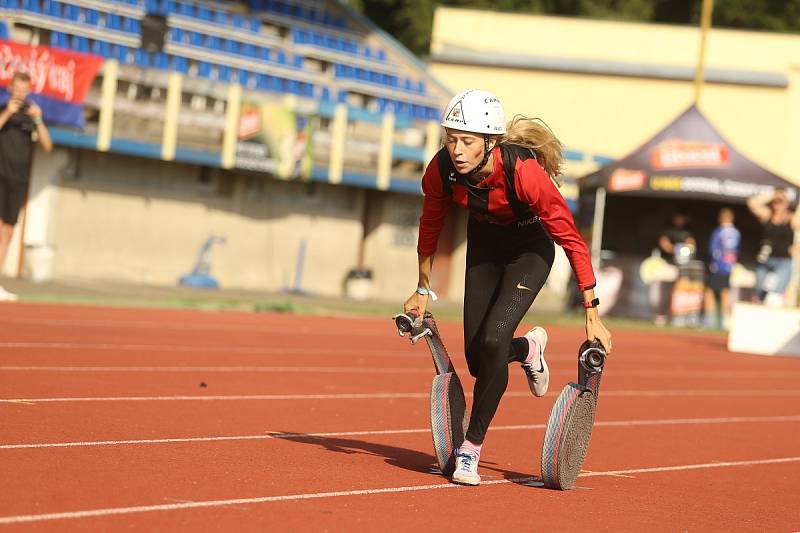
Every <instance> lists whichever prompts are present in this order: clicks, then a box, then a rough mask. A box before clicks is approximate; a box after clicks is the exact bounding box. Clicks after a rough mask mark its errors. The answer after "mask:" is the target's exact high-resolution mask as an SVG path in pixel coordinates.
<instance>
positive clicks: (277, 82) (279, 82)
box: [269, 76, 284, 93]
mask: <svg viewBox="0 0 800 533" xmlns="http://www.w3.org/2000/svg"><path fill="white" fill-rule="evenodd" d="M283 81H284V80H283V79H282V78H278V77H277V76H270V78H269V90H270V91H275V92H276V93H282V92H284V91H283Z"/></svg>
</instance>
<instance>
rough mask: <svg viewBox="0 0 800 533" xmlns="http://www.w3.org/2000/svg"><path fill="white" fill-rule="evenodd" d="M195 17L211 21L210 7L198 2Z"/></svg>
mask: <svg viewBox="0 0 800 533" xmlns="http://www.w3.org/2000/svg"><path fill="white" fill-rule="evenodd" d="M197 18H199V19H201V20H205V21H207V22H211V9H210V8H209V7H208V6H207V5H205V4H200V5H198V6H197Z"/></svg>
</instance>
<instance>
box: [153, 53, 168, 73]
mask: <svg viewBox="0 0 800 533" xmlns="http://www.w3.org/2000/svg"><path fill="white" fill-rule="evenodd" d="M153 66H155V67H156V68H159V69H161V70H169V58H168V57H167V54H165V53H164V52H156V54H155V59H154V61H153Z"/></svg>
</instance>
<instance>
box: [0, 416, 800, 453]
mask: <svg viewBox="0 0 800 533" xmlns="http://www.w3.org/2000/svg"><path fill="white" fill-rule="evenodd" d="M753 422H759V423H776V422H800V415H789V416H735V417H725V418H671V419H656V420H605V421H603V420H601V421H597V422H595V424H594V426H595V427H636V426H673V425H711V424H742V423H753ZM545 427H547V426H546V424H522V425H509V426H492V431H519V430H528V429H544V428H545ZM430 431H431V430H430V428H421V429H384V430H367V431H336V432H326V433H267V434H264V435H224V436H218V437H177V438H164V439H129V440H102V441H78V442H46V443H35V444H1V445H0V450H18V449H29V448H75V447H81V446H119V445H125V444H131V445H143V444H174V443H186V442H219V441H247V440H270V439H300V438H303V439H321V440H324V439H328V438H332V437H357V436H362V437H363V436H376V435H407V434H411V433H430Z"/></svg>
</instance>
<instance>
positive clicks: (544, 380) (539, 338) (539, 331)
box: [522, 326, 550, 396]
mask: <svg viewBox="0 0 800 533" xmlns="http://www.w3.org/2000/svg"><path fill="white" fill-rule="evenodd" d="M525 338H526V339H533V341H534V342H535V343H536V346H537V347H538V348H539V350H538V352H539V353H537V354H535V355H534V356H533V361H531V362H530V363H522V369H523V370H524V371H525V375H526V376H528V387H530V389H531V392H532V393H533V395H534V396H544V395H545V393H546V392H547V386H548V385H549V384H550V369H549V368H548V367H547V361H545V360H544V349H545V347H546V346H547V332H546V331H545V330H544V328H540V327H539V326H536V327H535V328H533V329H532V330H530V331H529V332H528V333H526V334H525Z"/></svg>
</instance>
